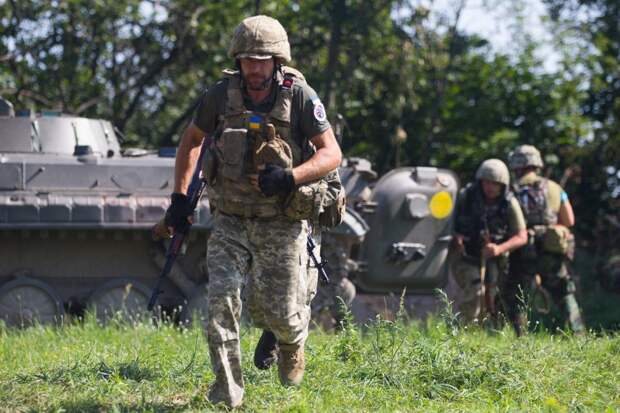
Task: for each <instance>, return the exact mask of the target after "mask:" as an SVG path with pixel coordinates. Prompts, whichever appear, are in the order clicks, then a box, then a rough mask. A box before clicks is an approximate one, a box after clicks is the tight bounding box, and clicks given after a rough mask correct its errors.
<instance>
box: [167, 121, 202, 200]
mask: <svg viewBox="0 0 620 413" xmlns="http://www.w3.org/2000/svg"><path fill="white" fill-rule="evenodd" d="M204 135H205V134H204V132H202V131H201V130H200V129H198V128H197V127H196V126H194V125H193V124H190V125H189V126H188V127H187V129H185V131H184V132H183V136H182V137H181V141H180V142H179V147H178V149H177V156H176V160H175V164H174V192H179V193H182V194H187V188H188V187H189V184H190V182H191V181H192V175H193V173H194V169H195V167H196V162H197V161H198V157H199V156H200V145H201V144H202V140H203V138H204Z"/></svg>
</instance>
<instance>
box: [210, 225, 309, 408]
mask: <svg viewBox="0 0 620 413" xmlns="http://www.w3.org/2000/svg"><path fill="white" fill-rule="evenodd" d="M307 234H308V224H307V223H306V222H305V221H291V220H289V219H288V218H285V217H277V218H273V219H247V218H239V217H233V216H228V215H223V214H221V213H220V214H216V216H215V227H214V230H213V233H212V234H211V236H210V238H209V248H208V250H207V268H208V271H209V287H208V315H207V318H206V320H205V333H206V336H207V341H208V343H209V354H210V357H211V364H212V367H213V372H214V373H215V382H214V384H213V385H212V386H211V389H210V392H209V399H210V400H211V401H212V402H224V403H226V404H228V405H233V406H234V405H238V404H239V403H240V402H241V400H242V398H243V392H244V385H243V377H242V374H241V351H240V347H239V323H240V317H241V307H242V300H241V297H242V296H243V297H244V305H245V310H246V313H247V314H248V316H249V318H250V320H251V321H252V323H253V324H254V325H255V326H257V327H259V328H261V329H265V330H270V331H272V332H273V333H274V334H275V336H276V337H277V339H278V341H279V342H280V343H281V344H288V345H292V346H303V345H304V342H305V339H306V337H307V335H308V323H309V320H310V301H311V300H312V297H313V295H314V293H315V292H316V282H317V280H316V271H308V268H307V262H308V254H307V249H306V242H307ZM242 290H243V294H242Z"/></svg>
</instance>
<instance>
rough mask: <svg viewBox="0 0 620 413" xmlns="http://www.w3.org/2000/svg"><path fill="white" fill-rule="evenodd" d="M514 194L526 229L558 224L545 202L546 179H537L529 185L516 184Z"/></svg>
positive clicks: (556, 216)
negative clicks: (521, 211)
mask: <svg viewBox="0 0 620 413" xmlns="http://www.w3.org/2000/svg"><path fill="white" fill-rule="evenodd" d="M514 192H515V195H516V196H517V200H518V201H519V205H521V209H522V210H523V215H524V217H525V220H526V222H527V227H528V228H532V227H534V226H539V225H544V226H549V225H554V224H556V223H557V222H558V214H557V213H555V212H553V211H552V210H551V208H550V207H549V202H548V201H547V198H548V192H549V185H548V181H547V179H545V178H542V177H538V178H537V179H536V180H535V181H534V182H533V183H531V184H516V185H515V187H514Z"/></svg>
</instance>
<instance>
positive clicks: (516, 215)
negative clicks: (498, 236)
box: [508, 197, 527, 236]
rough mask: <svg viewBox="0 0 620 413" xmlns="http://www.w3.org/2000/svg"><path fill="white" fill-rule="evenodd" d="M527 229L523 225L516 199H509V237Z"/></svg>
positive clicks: (523, 220)
mask: <svg viewBox="0 0 620 413" xmlns="http://www.w3.org/2000/svg"><path fill="white" fill-rule="evenodd" d="M524 229H527V225H526V223H525V217H524V216H523V211H522V210H521V206H520V205H519V201H517V198H515V197H512V198H510V204H509V205H508V230H509V232H510V236H514V235H517V234H518V233H519V232H520V231H521V230H524Z"/></svg>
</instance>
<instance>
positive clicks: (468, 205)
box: [456, 183, 513, 257]
mask: <svg viewBox="0 0 620 413" xmlns="http://www.w3.org/2000/svg"><path fill="white" fill-rule="evenodd" d="M512 197H513V195H512V193H511V192H510V191H505V193H504V195H503V196H502V197H501V198H500V199H499V200H498V202H495V203H493V204H487V203H486V202H485V200H484V194H483V193H482V188H481V187H480V184H479V183H476V184H475V185H472V184H469V185H468V186H467V187H466V188H465V194H464V201H463V206H462V207H461V209H460V212H459V214H458V215H457V220H456V231H457V232H459V233H460V234H463V235H464V236H465V253H466V254H467V255H469V256H472V257H479V256H480V253H481V251H482V246H483V245H484V244H485V236H486V234H488V236H489V238H490V241H491V242H493V243H495V244H500V243H502V242H504V241H506V240H507V239H508V238H509V236H508V234H509V227H508V208H509V206H510V201H511V199H512Z"/></svg>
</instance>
